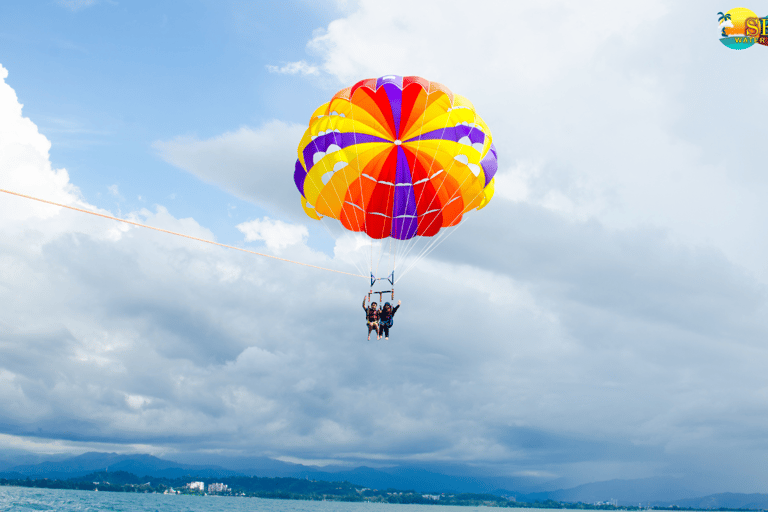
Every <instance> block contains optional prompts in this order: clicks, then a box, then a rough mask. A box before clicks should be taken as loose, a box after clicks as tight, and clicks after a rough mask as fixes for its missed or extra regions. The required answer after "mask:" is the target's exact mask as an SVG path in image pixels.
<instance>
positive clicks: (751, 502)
mask: <svg viewBox="0 0 768 512" xmlns="http://www.w3.org/2000/svg"><path fill="white" fill-rule="evenodd" d="M673 505H677V506H678V507H687V508H700V509H718V508H746V509H754V510H766V509H768V494H756V493H755V494H740V493H733V492H724V493H720V494H710V495H709V496H704V497H702V498H690V499H686V500H677V501H675V502H674V503H673Z"/></svg>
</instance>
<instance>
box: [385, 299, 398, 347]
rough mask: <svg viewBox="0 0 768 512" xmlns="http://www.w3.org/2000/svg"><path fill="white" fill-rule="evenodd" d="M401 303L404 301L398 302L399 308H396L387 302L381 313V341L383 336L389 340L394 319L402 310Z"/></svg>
mask: <svg viewBox="0 0 768 512" xmlns="http://www.w3.org/2000/svg"><path fill="white" fill-rule="evenodd" d="M401 302H402V301H397V306H395V307H394V308H393V307H392V306H391V305H390V304H389V302H385V303H384V307H383V308H381V313H380V314H379V339H381V337H382V336H384V339H385V340H388V339H389V329H390V327H392V322H393V317H394V316H395V313H396V312H397V310H398V309H399V308H400V304H401Z"/></svg>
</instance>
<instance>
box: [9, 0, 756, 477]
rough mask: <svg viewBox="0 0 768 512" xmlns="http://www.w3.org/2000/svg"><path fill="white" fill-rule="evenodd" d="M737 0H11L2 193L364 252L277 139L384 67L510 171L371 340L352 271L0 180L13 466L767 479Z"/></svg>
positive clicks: (749, 101)
mask: <svg viewBox="0 0 768 512" xmlns="http://www.w3.org/2000/svg"><path fill="white" fill-rule="evenodd" d="M733 7H736V5H726V4H718V3H715V2H713V1H710V0H702V1H697V2H681V1H671V0H650V1H647V2H632V3H626V2H613V1H609V0H585V1H582V2H578V4H576V3H573V2H568V1H565V0H546V1H540V2H531V1H522V0H520V1H505V2H493V1H482V0H478V1H476V2H471V4H467V3H466V2H459V1H453V0H441V1H440V2H427V1H414V0H407V1H406V0H390V1H388V2H375V1H369V0H359V1H342V0H339V1H330V0H326V1H311V2H310V1H309V0H306V1H305V0H296V1H286V2H282V3H275V4H273V3H266V2H263V3H261V2H248V1H244V0H223V1H215V2H214V1H206V0H192V1H183V2H182V1H172V0H169V1H166V2H147V1H139V0H137V1H134V2H124V1H117V0H101V1H99V0H46V1H29V2H27V1H24V2H21V1H12V2H3V3H2V4H0V66H2V67H1V68H0V188H2V189H6V190H11V191H14V192H18V193H23V194H29V195H33V196H36V197H40V198H43V199H47V200H51V201H56V202H60V203H63V204H68V205H72V206H76V207H80V208H85V209H90V210H93V211H97V212H100V213H103V214H107V215H114V216H119V217H122V218H126V219H131V220H134V221H137V222H141V223H145V224H149V225H152V226H156V227H160V228H163V229H167V230H171V231H177V232H182V233H184V234H188V235H191V236H196V237H199V238H204V239H208V240H215V241H217V242H221V243H224V244H230V245H235V246H238V247H243V248H247V249H249V250H252V251H257V252H263V253H268V254H272V255H276V256H279V257H281V258H286V259H290V260H295V261H300V262H304V263H308V264H311V265H316V266H322V267H327V268H332V269H337V270H342V271H346V272H352V273H356V270H355V268H354V266H351V265H350V263H349V261H348V259H347V258H346V256H345V254H346V253H345V251H346V250H347V248H345V246H343V243H342V242H343V241H337V240H334V238H332V237H331V236H330V235H329V234H328V233H327V232H326V231H325V229H324V228H323V227H322V225H320V224H319V223H317V222H315V221H313V220H312V219H309V218H308V217H306V216H305V215H304V213H303V211H302V208H301V203H300V201H299V194H298V192H297V191H296V189H295V186H294V183H293V180H292V176H293V164H294V161H295V159H296V147H297V145H298V142H299V140H300V138H301V136H302V134H303V132H304V130H305V129H306V125H307V123H308V121H309V117H310V115H311V114H312V112H313V111H314V110H315V108H317V107H318V106H319V105H321V104H323V103H324V102H326V101H328V100H329V99H330V98H331V97H332V95H333V94H334V93H335V92H336V91H337V90H339V89H341V88H343V87H347V86H349V85H351V84H353V83H355V82H357V81H358V80H361V79H363V78H369V77H378V76H382V75H386V74H393V73H395V74H398V75H418V76H423V77H425V78H427V79H429V80H432V81H437V82H440V83H443V84H446V85H447V86H448V87H449V88H450V89H451V90H453V91H455V92H457V93H459V94H461V95H463V96H466V97H467V98H470V99H471V100H472V102H473V103H474V105H475V108H476V109H477V111H478V113H480V115H481V116H482V117H483V118H484V120H485V121H486V122H487V124H488V126H490V128H491V130H492V132H493V140H494V143H495V146H496V148H497V150H498V157H499V172H498V174H497V177H496V195H495V197H494V199H493V200H492V201H491V203H490V205H489V206H488V207H487V208H485V209H483V210H482V211H478V212H472V214H471V215H467V219H466V222H465V223H463V224H462V226H461V228H460V229H458V230H456V232H455V234H452V235H451V237H450V238H448V239H446V241H445V242H444V243H443V244H442V245H440V246H439V247H438V248H437V249H436V250H435V251H434V252H432V253H431V254H430V255H429V257H427V258H425V259H424V260H422V261H421V262H419V264H418V265H417V266H416V267H415V268H414V270H413V271H412V272H410V273H409V274H408V275H407V277H406V278H404V279H403V280H402V281H399V282H398V285H397V299H399V300H402V304H403V305H402V307H401V309H400V311H398V314H397V317H396V322H395V326H394V328H393V330H392V336H391V338H390V339H389V340H388V341H387V342H384V341H383V340H382V341H380V342H376V341H371V342H368V341H366V339H365V336H366V329H365V326H364V318H363V312H362V311H361V308H360V301H361V298H362V296H363V295H364V294H365V293H366V291H367V290H368V283H367V281H366V280H365V279H361V278H355V277H350V276H346V275H343V274H337V273H331V272H327V271H322V270H317V269H313V268H310V267H304V266H298V265H294V264H291V263H286V262H282V261H278V260H273V259H267V258H264V257H259V256H255V255H252V254H247V253H243V252H239V251H234V250H231V249H226V248H222V247H216V246H211V245H208V244H204V243H200V242H194V241H191V240H187V239H183V238H178V237H173V236H171V235H167V234H163V233H158V232H154V231H150V230H146V229H142V228H138V227H132V226H129V225H126V224H120V223H117V222H114V221H108V220H105V219H102V218H97V217H93V216H89V215H86V214H83V213H78V212H73V211H69V210H65V209H62V208H58V207H54V206H49V205H43V204H39V203H34V202H32V201H29V200H26V199H22V198H19V197H15V196H10V195H8V194H0V196H1V197H0V458H2V457H3V456H10V455H9V454H18V453H22V452H27V453H29V452H31V453H38V454H58V455H61V454H79V453H83V452H86V451H93V450H98V451H116V452H120V453H151V454H153V455H157V456H161V457H166V458H169V459H174V458H186V460H190V457H191V458H194V457H195V456H199V457H203V456H214V455H218V456H267V457H272V458H276V459H280V460H290V461H295V462H305V463H316V464H334V465H347V466H355V465H361V464H366V465H369V466H377V467H382V466H391V465H398V464H415V465H431V467H452V468H457V467H460V468H464V469H462V471H466V472H474V473H476V474H483V475H490V476H496V477H504V478H509V479H510V482H513V481H517V480H515V479H526V480H525V481H526V482H527V483H528V485H532V486H533V485H540V486H542V488H546V487H547V486H550V487H552V488H560V487H567V486H572V485H577V484H581V483H587V482H594V481H601V480H609V479H613V478H625V479H632V478H646V477H670V478H684V479H686V481H687V482H688V483H689V484H690V485H691V486H693V487H696V488H697V489H701V490H706V491H709V492H725V491H733V492H768V484H766V482H768V465H766V464H765V460H766V457H768V443H766V439H765V434H764V432H765V424H766V422H768V374H766V372H765V366H766V364H765V363H766V362H768V351H767V350H766V340H768V316H767V313H768V303H767V302H766V298H767V294H766V292H768V239H766V237H765V236H764V219H765V218H766V216H767V215H768V206H767V205H768V203H766V201H764V197H765V196H766V195H767V194H768V175H766V173H765V172H764V167H765V155H764V153H765V151H764V147H765V125H764V122H763V120H764V118H765V114H766V105H768V67H766V66H765V63H766V62H767V61H766V59H768V49H766V48H765V47H763V46H759V45H755V46H754V47H752V48H749V49H746V50H742V51H735V50H731V49H728V48H726V47H725V46H724V45H722V44H721V43H720V42H719V41H718V40H717V38H718V34H719V29H718V25H717V13H718V12H719V11H726V10H728V9H731V8H733ZM744 7H747V8H750V9H752V10H754V11H756V12H757V13H758V14H759V15H765V14H766V13H764V12H760V9H761V8H762V7H760V5H757V4H755V5H746V4H744ZM3 454H5V455H3Z"/></svg>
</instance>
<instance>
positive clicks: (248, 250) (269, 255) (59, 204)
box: [0, 188, 365, 277]
mask: <svg viewBox="0 0 768 512" xmlns="http://www.w3.org/2000/svg"><path fill="white" fill-rule="evenodd" d="M0 192H4V193H6V194H10V195H14V196H18V197H23V198H25V199H31V200H33V201H38V202H40V203H46V204H50V205H53V206H58V207H60V208H67V209H69V210H74V211H76V212H82V213H87V214H89V215H95V216H96V217H103V218H105V219H109V220H116V221H118V222H124V223H125V224H131V225H133V226H137V227H140V228H147V229H152V230H154V231H159V232H161V233H166V234H169V235H176V236H180V237H183V238H189V239H190V240H196V241H198V242H205V243H207V244H211V245H218V246H219V247H224V248H226V249H234V250H236V251H241V252H247V253H249V254H255V255H256V256H264V257H265V258H272V259H273V260H280V261H285V262H288V263H295V264H297V265H303V266H305V267H312V268H316V269H319V270H327V271H328V272H336V273H337V274H344V275H347V276H352V277H365V276H363V275H360V274H352V273H350V272H344V271H341V270H336V269H332V268H325V267H319V266H317V265H310V264H309V263H302V262H300V261H293V260H289V259H286V258H279V257H277V256H272V255H271V254H264V253H261V252H256V251H251V250H250V249H243V248H242V247H235V246H234V245H227V244H222V243H219V242H214V241H213V240H206V239H205V238H198V237H196V236H191V235H185V234H183V233H177V232H175V231H170V230H168V229H162V228H156V227H154V226H148V225H146V224H141V223H139V222H133V221H131V220H127V219H121V218H120V217H113V216H112V215H105V214H103V213H98V212H93V211H90V210H84V209H83V208H77V207H75V206H69V205H66V204H61V203H56V202H54V201H47V200H45V199H40V198H39V197H34V196H28V195H26V194H20V193H18V192H12V191H10V190H5V189H2V188H0Z"/></svg>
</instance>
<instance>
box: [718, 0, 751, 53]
mask: <svg viewBox="0 0 768 512" xmlns="http://www.w3.org/2000/svg"><path fill="white" fill-rule="evenodd" d="M747 18H757V14H755V13H754V12H752V11H750V10H749V9H747V8H745V7H735V8H733V9H731V10H730V11H728V12H719V13H717V21H718V25H719V28H720V42H721V43H723V44H724V45H725V46H727V47H728V48H731V49H732V50H743V49H745V48H749V47H750V46H752V45H753V44H755V42H756V41H755V38H754V37H749V36H747V28H746V22H747Z"/></svg>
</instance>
